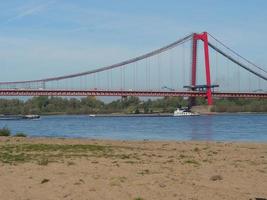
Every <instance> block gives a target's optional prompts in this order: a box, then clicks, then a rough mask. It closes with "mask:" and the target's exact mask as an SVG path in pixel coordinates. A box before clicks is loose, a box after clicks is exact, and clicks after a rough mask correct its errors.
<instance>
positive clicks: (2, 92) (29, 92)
mask: <svg viewBox="0 0 267 200" xmlns="http://www.w3.org/2000/svg"><path fill="white" fill-rule="evenodd" d="M212 95H213V96H214V97H220V98H226V97H227V98H267V93H266V92H213V93H212ZM0 96H140V97H166V96H170V97H175V96H182V97H206V92H205V91H152V90H151V91H142V90H135V91H130V90H129V91H125V90H112V91H109V90H48V89H46V90H38V89H23V90H21V89H20V90H18V89H0Z"/></svg>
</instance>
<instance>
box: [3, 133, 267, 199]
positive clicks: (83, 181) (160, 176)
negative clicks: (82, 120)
mask: <svg viewBox="0 0 267 200" xmlns="http://www.w3.org/2000/svg"><path fill="white" fill-rule="evenodd" d="M40 144H46V145H40ZM256 198H267V143H236V142H173V141H171V142H167V141H166V142H165V141H164V142H163V141H161V142H152V141H139V142H133V141H106V140H105V141H104V140H81V139H47V138H11V137H0V199H1V200H57V199H66V200H71V199H73V200H85V199H88V200H91V199H92V200H98V199H99V200H100V199H101V200H105V199H108V200H113V199H114V200H120V199H122V200H128V199H129V200H150V199H153V200H157V199H191V200H197V199H205V200H206V199H215V200H216V199H235V200H236V199H238V200H242V199H244V200H249V199H253V200H254V199H256Z"/></svg>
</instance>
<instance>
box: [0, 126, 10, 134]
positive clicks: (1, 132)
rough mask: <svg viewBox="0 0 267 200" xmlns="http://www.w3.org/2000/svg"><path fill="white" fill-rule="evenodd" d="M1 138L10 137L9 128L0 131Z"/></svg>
mask: <svg viewBox="0 0 267 200" xmlns="http://www.w3.org/2000/svg"><path fill="white" fill-rule="evenodd" d="M0 136H10V130H9V128H7V127H4V128H1V129H0Z"/></svg>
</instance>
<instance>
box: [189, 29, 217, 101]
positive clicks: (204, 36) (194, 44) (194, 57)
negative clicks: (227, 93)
mask: <svg viewBox="0 0 267 200" xmlns="http://www.w3.org/2000/svg"><path fill="white" fill-rule="evenodd" d="M198 40H202V41H203V43H204V58H205V73H206V97H207V100H208V105H212V103H213V100H212V92H211V77H210V61H209V42H208V33H207V32H203V33H200V34H198V33H194V35H193V40H192V69H191V70H192V72H191V73H192V74H191V86H192V90H195V88H196V80H197V46H198V45H197V44H198ZM195 101H196V100H195V98H191V100H190V105H191V106H192V105H195V103H196V102H195Z"/></svg>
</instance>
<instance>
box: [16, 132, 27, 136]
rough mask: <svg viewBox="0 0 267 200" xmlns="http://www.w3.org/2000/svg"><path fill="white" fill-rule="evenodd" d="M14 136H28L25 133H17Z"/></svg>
mask: <svg viewBox="0 0 267 200" xmlns="http://www.w3.org/2000/svg"><path fill="white" fill-rule="evenodd" d="M14 137H27V135H26V134H25V133H16V134H15V135H14Z"/></svg>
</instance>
